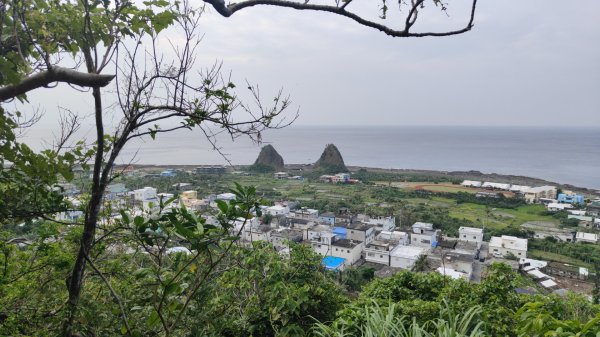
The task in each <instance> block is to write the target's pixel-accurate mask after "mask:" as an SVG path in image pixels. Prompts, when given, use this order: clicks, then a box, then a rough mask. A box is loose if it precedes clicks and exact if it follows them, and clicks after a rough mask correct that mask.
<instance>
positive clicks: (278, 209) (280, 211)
mask: <svg viewBox="0 0 600 337" xmlns="http://www.w3.org/2000/svg"><path fill="white" fill-rule="evenodd" d="M265 212H266V213H267V214H271V215H272V216H285V215H288V214H290V208H289V207H287V206H283V205H274V206H271V207H267V208H266V209H265Z"/></svg>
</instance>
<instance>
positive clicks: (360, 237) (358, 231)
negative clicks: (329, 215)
mask: <svg viewBox="0 0 600 337" xmlns="http://www.w3.org/2000/svg"><path fill="white" fill-rule="evenodd" d="M339 227H345V228H346V239H348V240H354V241H361V242H364V243H365V245H368V244H369V243H371V241H373V240H374V239H375V228H374V227H373V226H371V225H368V224H365V223H362V222H355V223H350V224H346V225H340V226H339Z"/></svg>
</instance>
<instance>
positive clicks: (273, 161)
mask: <svg viewBox="0 0 600 337" xmlns="http://www.w3.org/2000/svg"><path fill="white" fill-rule="evenodd" d="M283 168H284V164H283V158H282V157H281V155H279V153H277V151H276V150H275V148H274V147H273V146H272V145H270V144H269V145H265V146H263V148H262V149H261V150H260V154H259V155H258V158H256V161H255V162H254V165H252V166H251V167H250V169H251V170H253V171H259V172H273V171H281V170H283ZM313 168H314V170H315V171H319V172H323V173H339V172H348V168H346V165H345V164H344V159H343V158H342V155H341V154H340V151H339V150H338V149H337V147H335V145H333V144H328V145H327V146H326V147H325V150H324V151H323V153H322V154H321V158H319V160H317V162H316V163H314V165H313Z"/></svg>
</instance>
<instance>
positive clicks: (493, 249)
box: [489, 235, 527, 258]
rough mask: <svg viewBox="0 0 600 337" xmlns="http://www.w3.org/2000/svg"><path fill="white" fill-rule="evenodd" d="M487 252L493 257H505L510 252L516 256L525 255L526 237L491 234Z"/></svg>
mask: <svg viewBox="0 0 600 337" xmlns="http://www.w3.org/2000/svg"><path fill="white" fill-rule="evenodd" d="M489 253H490V255H492V256H495V257H506V256H508V255H509V253H512V255H514V256H515V257H517V258H522V257H527V239H521V238H517V237H514V236H508V235H502V236H501V237H498V236H492V239H491V240H490V244H489Z"/></svg>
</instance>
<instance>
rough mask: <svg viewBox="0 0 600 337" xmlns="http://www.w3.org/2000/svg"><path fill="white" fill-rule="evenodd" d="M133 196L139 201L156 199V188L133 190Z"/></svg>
mask: <svg viewBox="0 0 600 337" xmlns="http://www.w3.org/2000/svg"><path fill="white" fill-rule="evenodd" d="M133 198H134V199H135V200H137V201H145V200H156V199H157V195H156V188H154V187H144V188H140V189H139V190H134V191H133Z"/></svg>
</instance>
